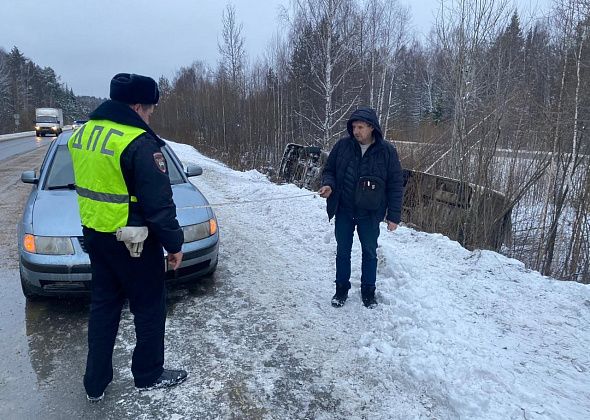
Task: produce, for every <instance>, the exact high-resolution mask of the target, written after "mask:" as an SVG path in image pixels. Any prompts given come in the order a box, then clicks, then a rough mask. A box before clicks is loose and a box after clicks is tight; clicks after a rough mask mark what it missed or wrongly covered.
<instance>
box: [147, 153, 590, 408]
mask: <svg viewBox="0 0 590 420" xmlns="http://www.w3.org/2000/svg"><path fill="white" fill-rule="evenodd" d="M170 145H171V147H172V148H173V149H174V150H175V151H176V153H177V154H178V155H179V157H180V158H181V159H182V160H183V162H185V163H189V162H192V163H196V164H198V165H201V166H202V167H203V170H204V174H203V175H202V176H200V177H197V178H192V182H194V183H195V185H197V186H198V187H199V189H201V191H203V193H204V194H205V195H206V196H207V197H208V199H209V201H210V202H211V203H212V204H216V203H217V204H220V205H219V206H214V208H215V211H216V214H217V216H218V219H219V226H220V231H221V235H222V242H221V249H220V272H219V273H218V279H219V281H220V286H219V289H220V291H221V292H219V294H220V295H223V292H222V291H223V290H224V289H228V288H231V291H230V292H228V294H227V295H226V296H225V297H224V299H225V300H226V302H225V303H226V304H227V305H230V306H231V308H232V312H231V314H230V315H227V314H226V315H221V314H218V313H213V314H210V315H209V316H208V319H207V320H202V321H200V323H201V324H200V326H199V328H200V329H201V330H200V331H199V332H195V330H194V329H192V330H191V329H188V328H186V327H185V326H184V324H183V322H182V320H175V319H174V317H173V316H172V317H171V318H169V321H168V330H167V341H170V342H171V343H174V342H177V341H183V342H184V343H185V344H184V346H189V344H186V343H187V342H190V340H191V337H190V335H191V334H199V338H198V339H199V340H202V342H201V343H200V344H198V345H196V346H195V348H192V347H191V348H188V347H184V348H183V347H182V346H179V347H178V348H177V349H174V350H170V349H167V352H168V353H172V354H167V357H168V358H169V360H170V359H172V360H177V361H181V362H183V363H185V365H186V364H187V363H190V361H189V360H190V355H186V354H184V352H187V351H198V350H196V349H197V347H198V346H208V348H209V351H211V352H213V353H214V354H212V356H213V357H212V359H214V360H211V361H209V362H206V363H209V364H208V365H207V368H206V369H204V370H203V372H201V375H202V376H201V377H200V378H194V379H193V381H192V382H190V383H191V384H192V385H191V386H192V387H193V388H191V389H192V391H191V392H193V393H194V398H198V399H199V400H200V401H201V402H202V404H203V405H207V404H208V403H210V404H213V399H214V398H217V397H215V395H217V396H219V393H220V392H222V391H221V389H223V388H224V387H227V386H228V383H227V382H226V383H225V384H224V383H219V382H218V381H214V380H211V381H210V382H207V380H206V378H205V377H207V376H208V375H209V374H213V372H214V371H215V370H217V369H221V366H224V368H225V369H229V370H232V371H233V372H234V374H235V373H236V372H238V373H239V377H240V381H241V386H240V389H242V391H243V392H244V393H245V394H248V395H249V400H248V401H245V402H244V404H242V405H244V407H245V408H244V409H243V411H242V412H241V415H246V416H247V415H248V413H250V415H252V416H254V417H256V416H262V417H267V418H281V417H283V416H288V417H292V418H303V417H313V418H400V417H402V418H418V417H423V418H428V417H436V418H486V419H491V418H494V419H496V418H498V419H499V418H527V419H540V418H543V419H573V418H577V419H585V418H590V375H589V373H588V371H589V370H590V361H589V357H588V349H590V333H589V329H588V325H589V324H590V288H588V287H587V286H584V285H581V284H577V283H567V282H559V281H556V280H553V279H549V278H545V277H543V276H541V275H540V274H539V273H537V272H532V271H529V270H527V269H525V268H524V266H523V264H521V263H520V262H518V261H515V260H511V259H508V258H506V257H503V256H501V255H500V254H497V253H494V252H488V251H475V252H470V251H468V250H466V249H464V248H462V247H461V246H459V245H458V244H457V243H456V242H453V241H450V240H449V239H448V238H446V237H444V236H442V235H436V234H426V233H422V232H417V231H414V230H412V229H408V228H405V227H400V228H399V229H398V230H397V231H396V232H394V233H390V232H387V230H386V228H385V225H384V224H382V229H381V236H380V238H379V243H380V247H379V250H378V255H379V266H378V274H377V276H378V278H377V299H378V301H379V306H378V307H377V308H376V309H374V310H367V309H366V308H364V307H363V306H362V304H361V300H360V292H359V288H360V280H359V279H360V259H361V256H360V252H361V251H360V246H359V244H358V240H357V239H355V245H354V248H353V257H352V258H353V267H352V279H351V282H352V284H353V288H352V289H351V293H350V294H349V300H348V302H347V303H346V305H345V306H344V307H343V308H340V309H334V308H332V307H331V306H330V298H331V296H332V294H333V289H334V286H333V279H334V257H335V249H336V244H335V241H334V238H333V221H332V223H329V222H328V220H327V216H326V213H325V201H324V200H323V199H321V198H319V197H317V196H313V195H312V194H311V192H309V195H308V196H306V197H298V198H294V199H287V198H285V199H281V200H272V201H261V200H271V199H276V198H278V197H292V196H301V195H302V194H305V193H307V191H306V190H300V189H298V188H296V187H295V186H293V185H281V186H278V185H274V184H272V183H270V182H269V181H268V180H267V179H266V178H265V177H264V176H263V175H261V174H260V173H258V172H256V171H248V172H236V171H233V170H231V169H229V168H227V167H226V166H224V165H222V164H220V163H219V162H217V161H214V160H212V159H209V158H206V157H204V156H202V155H201V154H199V153H198V152H196V151H195V150H194V149H193V148H192V147H190V146H186V145H182V144H176V143H170ZM240 201H241V202H243V201H256V202H254V203H246V204H228V203H235V202H240ZM228 290H229V289H228ZM190 310H192V311H193V312H194V314H195V317H196V318H197V317H199V316H202V313H200V312H199V311H200V310H201V309H199V308H198V307H196V308H191V309H190ZM236 326H239V327H240V328H242V329H244V331H243V336H242V337H240V338H232V339H229V338H227V337H221V336H220V335H217V334H216V333H217V332H223V331H227V330H228V329H231V328H230V327H236ZM187 335H189V337H187ZM192 338H194V337H192ZM212 349H213V350H212ZM193 363H194V361H193ZM189 369H193V371H194V370H196V369H197V368H196V367H195V366H191V367H189ZM234 378H235V375H234ZM191 392H189V393H188V394H190V393H191ZM152 398H154V402H155V403H156V402H158V401H157V400H156V398H158V397H157V394H156V395H155V396H154V397H152ZM170 398H171V399H172V400H170ZM174 398H177V399H178V401H183V400H182V399H183V398H185V399H190V398H191V396H190V395H187V392H186V390H185V392H184V393H183V394H180V393H173V394H171V396H170V397H169V401H170V403H171V404H172V403H173V402H174V401H175V400H174ZM209 400H211V401H209ZM178 401H177V402H178ZM208 401H209V402H208ZM158 403H159V402H158ZM216 404H219V401H218V400H217V402H216ZM228 404H229V403H228ZM194 410H196V409H193V411H189V412H188V413H190V414H191V415H196V414H198V411H194ZM228 410H229V409H228ZM248 410H250V411H248ZM257 410H260V411H257ZM222 412H223V410H222ZM181 414H183V415H186V414H187V412H186V411H185V412H182V413H181ZM225 414H227V415H230V414H232V413H229V412H226V413H225ZM233 414H234V415H235V412H234V413H233Z"/></svg>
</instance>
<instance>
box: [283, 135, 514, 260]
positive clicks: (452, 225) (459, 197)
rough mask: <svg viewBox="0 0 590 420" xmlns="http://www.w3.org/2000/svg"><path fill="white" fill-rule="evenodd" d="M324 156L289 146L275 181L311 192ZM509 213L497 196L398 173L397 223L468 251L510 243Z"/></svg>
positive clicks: (421, 175) (435, 178) (415, 174)
mask: <svg viewBox="0 0 590 420" xmlns="http://www.w3.org/2000/svg"><path fill="white" fill-rule="evenodd" d="M327 156H328V154H327V153H326V152H325V151H322V150H321V149H320V148H319V147H313V146H302V145H299V144H295V143H289V144H288V145H287V146H286V147H285V151H284V153H283V158H282V161H281V166H280V168H279V174H278V176H279V178H280V180H282V181H284V182H289V183H294V184H295V185H297V186H299V187H301V188H303V187H305V188H309V189H311V190H317V189H318V188H319V187H320V186H321V185H320V181H321V179H320V178H321V172H322V168H323V165H324V164H325V162H326V159H327ZM511 211H512V208H511V206H510V204H509V202H508V200H507V199H506V197H505V196H504V194H502V193H500V192H498V191H494V190H492V189H490V188H485V187H482V186H479V185H474V184H470V183H468V182H462V181H459V180H456V179H451V178H446V177H443V176H439V175H432V174H428V173H425V172H419V171H414V170H409V169H404V202H403V213H402V221H403V222H404V223H405V224H406V225H408V226H411V227H413V228H415V229H418V230H422V231H425V232H431V233H434V232H436V233H442V234H443V235H446V236H448V237H449V238H451V239H453V240H456V241H458V242H459V243H461V245H463V246H465V247H466V248H469V249H476V248H485V249H492V250H495V251H499V250H500V248H501V247H502V245H503V244H504V243H506V242H508V241H509V240H510V237H511V232H512V224H511Z"/></svg>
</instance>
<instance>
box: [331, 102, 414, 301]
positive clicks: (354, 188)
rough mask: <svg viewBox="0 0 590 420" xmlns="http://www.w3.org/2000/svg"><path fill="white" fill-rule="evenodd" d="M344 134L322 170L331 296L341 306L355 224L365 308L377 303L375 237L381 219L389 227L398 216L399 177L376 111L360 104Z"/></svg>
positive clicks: (394, 154) (392, 227)
mask: <svg viewBox="0 0 590 420" xmlns="http://www.w3.org/2000/svg"><path fill="white" fill-rule="evenodd" d="M347 129H348V134H349V135H348V136H347V137H344V138H342V139H340V140H339V141H338V142H337V143H336V144H335V145H334V148H333V149H332V151H331V152H330V155H329V156H328V160H327V162H326V165H325V166H324V170H323V173H322V187H321V188H320V190H319V194H320V196H321V197H324V198H327V211H328V218H329V219H331V218H332V217H333V216H336V227H335V233H336V243H337V250H336V294H335V295H334V297H333V298H332V306H334V307H341V306H342V305H344V302H346V299H347V298H348V290H349V289H350V254H351V249H352V241H353V236H354V229H355V227H356V230H357V233H358V236H359V239H360V241H361V248H362V255H363V257H362V265H361V269H362V275H361V296H362V300H363V304H364V305H365V306H366V307H367V308H373V307H375V306H376V305H377V300H376V299H375V282H376V278H377V238H378V237H379V223H380V222H381V221H382V220H384V219H385V220H386V222H387V229H388V230H390V231H394V230H395V229H397V225H398V224H399V222H400V219H401V206H402V198H403V175H402V169H401V165H400V162H399V158H398V155H397V151H396V149H395V147H394V146H393V145H392V144H391V143H389V142H386V141H385V140H384V139H383V133H382V132H381V127H380V126H379V121H378V120H377V115H376V114H375V111H374V110H373V109H371V108H359V109H357V110H356V111H354V112H353V113H352V115H351V116H350V118H349V120H348V123H347Z"/></svg>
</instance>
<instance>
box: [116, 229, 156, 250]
mask: <svg viewBox="0 0 590 420" xmlns="http://www.w3.org/2000/svg"><path fill="white" fill-rule="evenodd" d="M116 236H117V240H118V241H121V242H124V243H125V246H126V247H127V249H128V250H129V254H130V255H131V256H132V257H135V258H137V257H139V256H140V255H141V251H143V242H144V241H145V238H147V237H148V228H147V227H146V226H123V227H120V228H119V229H117V232H116Z"/></svg>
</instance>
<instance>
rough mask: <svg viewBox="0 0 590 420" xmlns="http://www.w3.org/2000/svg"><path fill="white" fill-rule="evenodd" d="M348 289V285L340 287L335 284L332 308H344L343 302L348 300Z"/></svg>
mask: <svg viewBox="0 0 590 420" xmlns="http://www.w3.org/2000/svg"><path fill="white" fill-rule="evenodd" d="M348 289H350V285H348V284H346V285H341V284H338V283H336V294H335V295H334V296H332V306H333V307H334V308H340V307H342V306H344V302H346V299H348Z"/></svg>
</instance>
